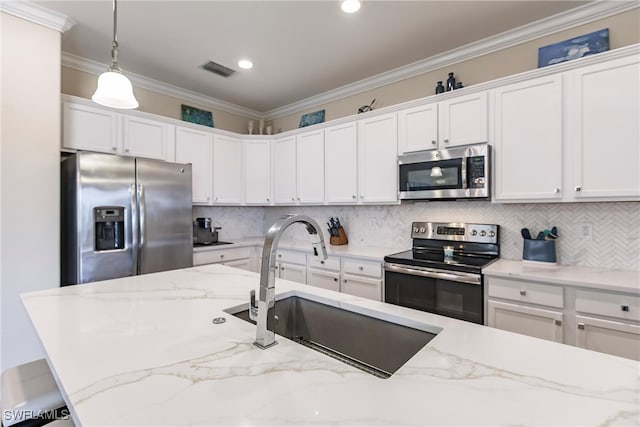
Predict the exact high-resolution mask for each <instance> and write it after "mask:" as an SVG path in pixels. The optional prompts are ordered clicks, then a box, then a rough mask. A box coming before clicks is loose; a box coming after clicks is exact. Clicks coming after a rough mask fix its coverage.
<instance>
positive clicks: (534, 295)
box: [488, 277, 564, 308]
mask: <svg viewBox="0 0 640 427" xmlns="http://www.w3.org/2000/svg"><path fill="white" fill-rule="evenodd" d="M488 282H489V296H490V297H495V298H504V299H509V300H513V301H520V302H527V303H531V304H540V305H546V306H549V307H557V308H562V307H564V289H563V287H562V286H553V285H543V284H541V283H536V282H523V281H518V280H508V279H501V278H493V277H492V278H490V279H489V281H488Z"/></svg>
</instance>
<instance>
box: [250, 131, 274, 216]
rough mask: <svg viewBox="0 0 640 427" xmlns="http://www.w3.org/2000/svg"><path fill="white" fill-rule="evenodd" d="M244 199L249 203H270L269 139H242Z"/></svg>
mask: <svg viewBox="0 0 640 427" xmlns="http://www.w3.org/2000/svg"><path fill="white" fill-rule="evenodd" d="M244 200H245V203H247V204H251V205H268V204H270V203H271V141H269V140H267V139H261V140H254V139H251V140H245V141H244Z"/></svg>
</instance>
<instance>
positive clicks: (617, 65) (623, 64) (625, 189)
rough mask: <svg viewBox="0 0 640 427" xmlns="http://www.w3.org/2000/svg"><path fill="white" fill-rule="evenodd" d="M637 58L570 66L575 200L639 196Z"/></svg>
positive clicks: (639, 87)
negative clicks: (571, 68)
mask: <svg viewBox="0 0 640 427" xmlns="http://www.w3.org/2000/svg"><path fill="white" fill-rule="evenodd" d="M639 64H640V60H639V58H638V56H634V57H630V58H623V59H619V60H615V61H609V62H606V63H603V64H597V65H593V66H590V67H584V68H580V69H577V70H575V71H573V72H572V74H571V77H572V80H573V95H574V96H572V99H571V104H570V105H569V107H568V108H569V109H571V110H573V111H572V114H571V116H570V117H571V122H570V123H571V129H572V131H573V136H572V138H571V146H572V147H573V148H574V151H573V152H572V153H570V156H571V157H570V160H571V163H572V164H573V171H574V174H573V186H572V187H571V188H570V189H569V191H571V192H572V193H573V195H574V198H575V200H576V201H577V200H580V199H595V200H603V199H612V200H639V199H640V168H638V159H640V144H639V143H638V141H640V125H639V124H638V117H640V79H639V78H638V76H640V65H639Z"/></svg>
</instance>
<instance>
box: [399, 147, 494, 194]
mask: <svg viewBox="0 0 640 427" xmlns="http://www.w3.org/2000/svg"><path fill="white" fill-rule="evenodd" d="M490 157H491V146H490V145H489V144H476V145H465V146H461V147H454V148H451V149H448V150H430V151H417V152H415V153H410V154H405V155H401V156H399V157H398V171H399V174H400V176H399V180H398V182H399V184H400V189H399V194H400V199H401V200H439V199H488V198H489V197H490V195H491V190H490V189H491V182H490V176H491V172H490Z"/></svg>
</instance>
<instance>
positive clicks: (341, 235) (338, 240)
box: [329, 227, 349, 246]
mask: <svg viewBox="0 0 640 427" xmlns="http://www.w3.org/2000/svg"><path fill="white" fill-rule="evenodd" d="M347 243H349V239H347V233H345V232H344V228H342V227H338V236H336V237H334V236H331V237H329V244H331V245H335V246H337V245H346V244H347Z"/></svg>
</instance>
